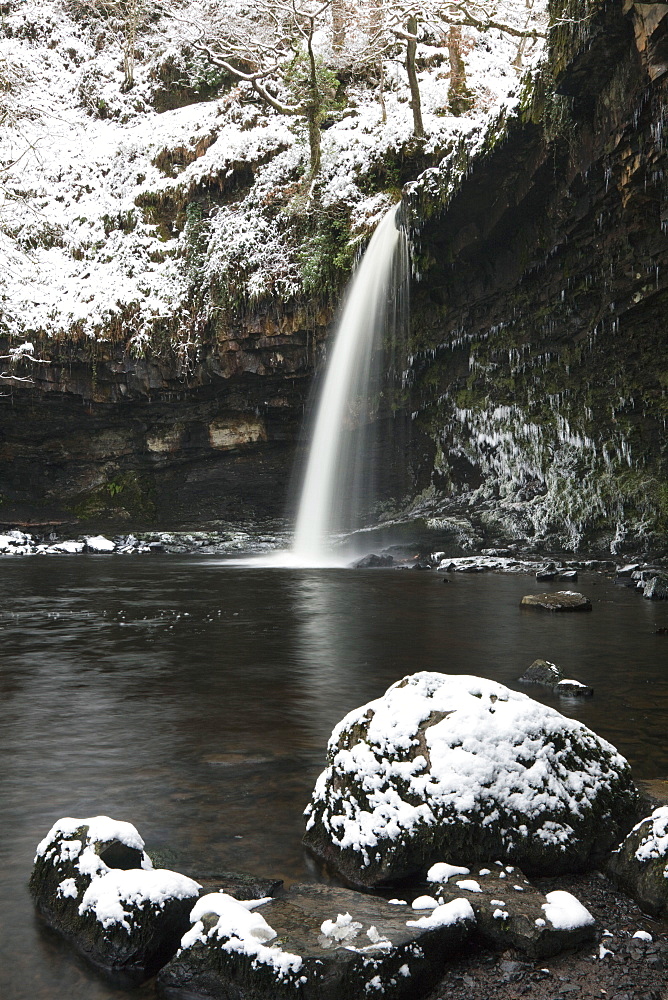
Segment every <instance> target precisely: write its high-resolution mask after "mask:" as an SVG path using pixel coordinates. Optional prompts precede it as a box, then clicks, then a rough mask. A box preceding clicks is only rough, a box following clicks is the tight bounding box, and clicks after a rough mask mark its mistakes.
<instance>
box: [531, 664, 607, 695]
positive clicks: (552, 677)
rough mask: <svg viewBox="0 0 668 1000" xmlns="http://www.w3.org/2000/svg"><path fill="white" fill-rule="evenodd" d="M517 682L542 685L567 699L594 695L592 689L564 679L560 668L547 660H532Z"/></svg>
mask: <svg viewBox="0 0 668 1000" xmlns="http://www.w3.org/2000/svg"><path fill="white" fill-rule="evenodd" d="M517 680H518V682H519V683H520V684H542V685H543V686H544V687H549V688H552V690H553V691H555V693H556V694H559V695H564V696H566V697H569V698H591V696H592V695H593V693H594V689H593V688H591V687H589V686H588V685H587V684H582V683H581V682H580V681H577V680H575V679H574V678H566V677H564V675H563V671H562V670H561V668H560V667H558V666H556V664H554V663H550V661H549V660H540V659H539V660H534V661H533V663H532V664H531V666H530V667H528V669H527V670H525V671H524V673H523V674H522V676H521V677H518V678H517Z"/></svg>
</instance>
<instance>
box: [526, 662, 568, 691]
mask: <svg viewBox="0 0 668 1000" xmlns="http://www.w3.org/2000/svg"><path fill="white" fill-rule="evenodd" d="M562 676H563V674H562V672H561V670H560V669H559V667H558V666H557V665H556V664H554V663H550V661H549V660H541V659H538V660H534V661H533V663H532V664H531V666H529V667H527V669H526V670H525V671H524V673H523V674H522V676H521V677H518V678H517V679H518V681H520V683H522V684H547V685H548V686H549V687H554V685H555V684H556V683H557V682H558V681H560V680H561V678H562Z"/></svg>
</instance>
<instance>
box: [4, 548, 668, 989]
mask: <svg viewBox="0 0 668 1000" xmlns="http://www.w3.org/2000/svg"><path fill="white" fill-rule="evenodd" d="M540 586H541V588H542V589H545V585H542V584H541V585H540ZM546 586H547V588H549V587H550V586H551V585H549V584H548V585H546ZM536 589H537V588H536V584H535V581H534V580H533V579H531V578H529V577H527V576H497V575H487V574H485V575H482V574H478V575H470V576H467V575H459V576H457V577H455V578H454V579H453V581H452V582H451V583H449V584H447V585H444V583H443V578H442V577H441V576H439V575H436V574H435V573H416V572H398V571H392V570H376V571H374V570H371V571H349V570H335V569H332V570H296V569H278V568H265V569H263V568H259V567H255V568H239V567H231V566H229V565H228V566H226V565H225V564H224V563H221V562H220V561H214V560H209V559H206V558H205V557H198V558H196V557H193V558H181V557H175V556H171V557H166V556H159V555H152V556H146V557H122V556H121V557H118V556H111V557H108V556H75V557H66V556H63V557H53V558H48V559H43V558H24V559H9V558H5V559H2V561H1V562H0V592H1V595H2V600H1V602H0V640H1V644H0V694H1V696H2V710H1V712H0V754H1V755H2V759H1V766H0V804H1V807H2V812H1V822H0V997H2V998H3V1000H62V998H67V1000H109V998H112V997H114V998H121V997H126V998H129V997H135V998H137V1000H139V998H142V1000H143V998H145V997H146V998H149V997H153V996H154V989H153V986H152V984H151V983H149V984H147V985H146V986H144V987H143V988H142V989H141V990H135V991H122V990H116V989H113V988H111V987H109V986H108V985H107V984H106V983H104V982H103V981H102V980H100V979H99V978H98V976H97V975H96V974H95V973H94V972H93V971H91V970H89V968H88V967H87V966H86V964H85V963H84V962H82V961H81V960H79V959H77V958H76V957H75V956H73V954H72V953H71V951H70V949H69V948H68V947H67V946H66V945H64V944H63V943H61V941H60V940H59V938H58V937H57V936H56V935H53V934H51V933H50V932H47V931H45V930H44V929H43V928H42V927H41V926H40V925H39V923H38V922H37V921H36V919H35V918H34V916H33V910H32V905H31V901H30V897H29V896H28V893H27V888H26V883H27V879H28V877H29V874H30V869H31V865H32V858H33V854H34V849H35V846H36V844H37V843H38V841H39V840H40V839H41V838H42V837H43V836H44V834H45V833H46V832H47V831H48V829H49V828H50V826H51V825H52V823H53V822H54V821H55V820H56V819H58V818H59V817H61V816H66V815H70V816H78V817H84V816H90V815H95V814H98V813H107V814H109V815H111V816H114V817H115V818H117V819H124V820H129V821H131V822H133V823H134V824H135V825H136V826H137V827H138V829H139V831H140V833H141V834H142V836H143V837H144V839H145V840H146V842H147V848H148V850H149V852H150V851H151V849H158V850H160V851H162V852H168V853H167V859H168V864H169V866H172V867H175V868H178V869H179V870H181V871H184V872H186V873H188V874H195V875H197V874H201V875H204V874H206V873H207V872H208V873H212V872H215V871H220V870H241V871H250V872H253V873H255V874H259V875H269V876H275V877H281V878H284V879H286V880H288V881H294V880H304V879H312V878H314V877H315V875H314V873H313V871H312V869H310V868H309V865H308V860H307V859H306V858H305V857H304V855H303V853H302V850H301V847H300V837H301V832H302V819H301V812H302V809H303V807H304V806H305V805H306V802H307V800H308V797H309V793H310V790H311V787H312V785H313V782H314V780H315V777H316V775H317V774H318V772H319V770H320V769H321V767H322V764H323V759H324V751H325V746H326V742H327V738H328V736H329V734H330V732H331V730H332V728H333V726H334V725H335V724H336V723H337V722H338V721H339V719H340V718H341V717H342V716H343V715H344V714H345V713H346V712H347V711H349V710H350V709H352V708H354V707H356V706H358V705H360V704H362V703H363V702H365V701H367V700H369V699H371V698H375V697H377V696H378V695H380V694H382V692H383V691H384V690H385V689H386V688H387V687H388V686H389V685H390V684H391V683H392V682H394V681H395V680H398V679H399V678H400V677H402V676H403V675H404V674H406V673H410V672H413V671H415V670H424V669H427V670H440V671H444V672H452V673H472V674H478V675H480V676H484V677H490V678H493V679H495V680H499V681H502V682H503V683H506V684H509V685H510V686H511V687H517V685H516V684H515V679H516V677H517V676H518V675H519V674H520V673H522V672H523V670H524V669H525V668H526V667H527V666H528V665H529V663H531V661H532V660H533V659H535V658H536V657H537V656H541V657H546V658H547V659H551V660H553V661H555V662H556V663H558V664H560V665H561V666H562V667H563V668H564V669H565V670H566V672H567V674H568V675H575V676H576V677H578V678H579V679H580V680H582V681H586V682H587V683H589V684H592V685H593V686H594V687H595V689H596V694H595V696H594V698H593V699H592V700H590V701H585V702H577V701H570V700H569V701H565V700H563V699H562V700H558V699H557V698H556V697H553V698H550V697H549V696H541V697H542V700H545V701H547V702H549V703H551V704H554V705H555V706H556V707H558V708H560V710H561V711H563V712H565V713H566V714H567V715H572V716H575V717H577V718H579V719H581V720H582V721H583V722H585V723H586V724H587V725H589V726H590V727H591V728H592V729H594V730H595V731H596V732H598V733H600V734H601V735H602V736H605V737H606V738H607V739H609V740H611V741H612V742H613V743H615V744H616V745H617V747H618V748H619V749H620V750H621V751H622V752H623V753H624V754H625V755H626V756H627V757H628V758H629V759H630V761H631V763H632V764H633V766H634V769H635V772H636V775H637V776H638V777H647V778H649V777H657V776H664V775H667V774H668V744H667V741H666V738H665V733H666V728H665V723H666V718H667V715H666V710H667V709H668V680H667V676H666V675H667V668H668V637H667V636H665V635H656V634H655V630H656V629H657V628H659V627H661V626H665V625H667V624H668V604H666V603H665V602H664V603H659V604H655V603H653V602H649V601H644V600H642V598H641V597H639V595H637V594H636V593H634V592H633V591H629V590H623V589H620V588H617V587H615V586H614V585H613V584H611V583H610V582H609V581H606V580H604V579H602V578H598V577H594V576H589V577H584V578H581V580H580V583H579V584H578V589H580V590H582V591H583V592H584V593H586V594H588V596H590V597H591V599H592V601H593V604H594V610H593V612H592V613H591V614H575V615H550V614H541V613H536V612H531V611H526V610H524V611H520V609H519V601H520V598H521V597H522V595H523V594H526V593H531V592H535V590H536ZM552 589H557V588H556V587H555V586H553V588H552ZM531 693H532V694H535V692H533V691H532V692H531Z"/></svg>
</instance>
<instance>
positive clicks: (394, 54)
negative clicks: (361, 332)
mask: <svg viewBox="0 0 668 1000" xmlns="http://www.w3.org/2000/svg"><path fill="white" fill-rule="evenodd" d="M6 6H7V7H8V11H7V13H6V14H5V16H4V17H3V19H2V23H1V24H0V77H1V80H0V82H1V83H2V95H1V98H2V119H3V124H4V126H5V127H4V128H3V131H2V136H1V137H0V178H1V183H0V256H1V259H2V268H1V275H2V278H1V280H2V284H3V288H2V300H3V311H2V327H1V328H0V329H1V330H2V331H3V332H4V333H6V334H7V335H9V336H10V337H11V338H21V339H22V340H26V339H29V338H30V337H34V338H38V337H63V336H67V337H86V338H97V339H121V340H122V341H124V342H126V343H128V344H129V345H130V346H131V347H132V348H133V349H134V350H135V351H141V350H143V349H145V348H146V347H147V346H148V345H149V344H150V343H155V338H156V337H159V339H160V341H161V342H162V343H164V342H166V341H167V342H171V343H172V344H173V345H175V346H176V345H180V346H181V348H183V347H185V346H188V345H192V344H196V343H197V342H198V340H199V339H200V338H201V336H202V332H203V331H204V330H205V329H206V327H207V324H210V323H212V322H213V321H214V320H215V317H216V316H217V315H218V314H219V312H220V311H221V310H222V311H223V312H229V311H230V310H234V309H235V308H236V307H238V306H240V305H248V304H252V303H254V302H259V301H265V300H267V299H269V298H270V297H272V296H277V297H279V298H280V299H281V300H289V299H291V298H295V297H304V296H308V295H310V296H318V295H320V296H322V295H323V294H325V292H326V291H327V290H326V289H324V288H323V287H322V285H323V281H322V276H321V273H320V270H319V268H318V266H317V265H318V262H319V260H320V259H321V258H322V257H323V256H324V257H326V256H328V255H329V256H330V257H331V256H332V254H331V247H330V246H323V239H324V240H325V242H326V238H325V237H323V235H322V233H323V232H325V234H326V233H327V232H329V230H330V229H331V227H332V226H334V227H335V228H336V227H338V228H337V229H336V234H337V240H338V243H337V248H338V251H339V252H341V251H342V250H343V251H344V252H343V254H342V256H341V260H340V261H339V263H338V264H337V266H338V267H339V269H340V272H341V277H343V276H345V272H346V271H347V270H349V268H350V266H351V264H352V262H353V260H354V256H355V247H356V246H357V245H358V244H359V243H360V242H361V241H363V240H364V239H365V238H366V236H367V235H368V233H369V232H370V230H371V229H372V228H373V226H374V225H375V223H376V222H377V220H378V219H379V218H380V215H381V214H382V212H383V211H385V210H386V208H387V207H388V205H389V204H391V202H392V201H393V200H396V198H397V197H398V193H399V189H400V187H401V184H402V183H403V182H404V180H405V179H407V178H406V169H405V164H406V162H409V161H410V158H411V157H415V170H416V171H417V170H419V169H421V167H422V166H423V165H424V164H425V162H430V161H431V162H433V163H438V162H439V160H440V159H441V158H442V157H443V156H444V155H446V154H447V152H448V150H450V149H452V147H453V143H455V144H456V143H457V142H458V140H459V138H460V137H461V136H467V135H469V134H473V133H475V135H477V136H480V135H481V134H482V133H483V132H484V130H485V122H487V121H491V120H496V119H498V116H499V114H500V113H501V112H502V111H503V113H508V111H509V110H512V108H513V107H514V105H515V104H516V102H517V97H516V94H517V91H518V74H519V66H518V54H519V55H520V56H522V58H523V59H524V63H525V64H526V58H527V56H528V55H529V56H530V55H531V54H532V53H533V55H535V54H536V53H537V52H538V49H539V47H540V42H539V41H537V40H536V39H529V40H527V39H524V40H521V39H518V37H516V36H513V35H511V34H508V33H507V32H502V31H500V30H499V29H497V28H489V29H488V30H485V31H479V30H477V29H475V28H472V27H463V28H461V33H462V36H461V44H460V50H461V52H462V58H463V60H464V64H465V68H466V86H467V93H469V94H470V101H469V104H468V106H467V110H465V112H464V113H459V115H454V114H453V113H452V109H451V107H450V104H449V96H448V95H449V88H450V86H451V79H450V77H451V73H450V65H449V62H448V58H449V51H450V50H449V49H448V44H447V41H448V40H447V37H446V35H447V25H444V26H443V28H442V30H441V33H440V34H439V30H437V25H435V23H434V21H433V18H432V19H431V20H430V18H429V17H425V18H424V19H423V20H422V21H420V22H419V24H418V30H417V52H416V67H417V73H418V78H419V86H420V97H421V105H422V117H423V122H424V131H425V139H424V140H423V141H421V142H420V143H419V144H418V146H417V147H416V144H415V140H414V138H413V128H414V123H413V117H412V113H411V108H410V103H409V89H408V82H407V78H406V72H405V68H404V62H405V51H404V50H405V39H404V38H402V36H401V31H399V32H398V33H397V22H396V18H395V21H394V22H393V23H390V22H389V21H388V23H387V25H386V29H387V30H384V32H379V30H378V26H377V25H376V26H375V27H373V30H372V29H371V28H370V27H369V20H368V18H369V16H370V15H369V11H368V10H366V6H365V4H360V5H356V9H357V12H358V13H357V15H356V16H355V17H351V20H350V23H347V24H346V25H345V31H344V34H343V36H341V33H340V26H339V28H338V29H337V26H336V25H335V24H334V23H333V22H332V17H331V12H330V11H326V15H325V16H324V17H323V18H322V23H320V22H318V24H317V25H316V30H315V32H314V34H313V39H312V42H313V51H314V53H315V56H316V58H317V61H318V67H320V68H319V70H318V72H321V79H322V80H323V81H324V82H323V83H322V88H323V95H324V96H323V105H322V108H321V109H320V112H319V115H320V118H319V120H318V128H319V130H320V140H321V163H320V169H319V172H318V174H317V177H316V178H315V181H314V182H313V183H312V184H310V185H308V186H307V185H306V184H305V175H306V174H307V172H308V164H309V143H308V140H307V133H308V129H307V128H306V123H305V120H304V119H303V117H302V118H300V117H299V115H289V114H282V113H281V112H280V111H279V110H277V109H276V108H275V107H273V106H272V105H271V104H270V103H267V101H266V100H263V99H262V98H261V96H260V95H259V94H258V92H257V90H256V89H254V86H253V84H252V82H249V81H248V80H243V79H239V78H235V77H234V76H233V75H231V74H230V73H228V72H226V71H225V70H224V69H221V67H220V66H217V65H215V64H213V63H212V62H211V60H210V59H209V58H208V56H207V51H208V50H207V48H206V46H209V50H210V51H214V49H215V51H216V52H217V53H218V55H219V56H220V55H221V54H222V55H227V56H231V58H232V60H233V62H234V59H235V58H236V60H237V61H236V62H234V65H235V66H237V67H239V66H241V67H243V66H246V72H249V70H248V66H247V63H243V60H241V61H240V58H241V57H240V54H239V51H237V52H234V51H233V52H231V53H230V51H226V49H225V44H222V43H223V42H227V41H229V38H231V37H232V36H234V37H236V38H237V40H238V39H241V40H242V41H243V38H244V30H246V31H247V29H248V26H249V23H250V24H252V25H253V29H254V41H255V43H257V44H260V43H261V45H262V46H263V47H264V50H265V51H271V52H272V53H273V54H274V56H275V58H276V65H277V66H278V71H277V72H276V73H274V75H273V77H272V76H271V75H270V76H267V77H263V80H264V83H265V84H266V87H267V88H269V90H270V92H271V95H272V96H273V97H275V98H276V99H277V100H280V101H283V102H284V103H286V104H290V102H292V104H294V103H295V101H297V103H298V102H299V100H302V101H303V95H302V97H300V96H299V88H300V87H303V86H304V84H303V80H301V78H300V76H299V66H300V60H303V57H304V51H305V50H304V48H303V38H302V40H301V42H300V39H299V37H297V36H295V37H292V38H290V39H287V41H286V36H285V32H283V34H282V35H281V36H280V37H279V38H278V39H277V38H276V37H273V38H272V35H271V31H272V24H274V22H272V21H271V10H270V8H272V7H281V5H280V4H273V5H272V4H271V3H264V2H263V3H260V4H258V5H248V4H244V3H242V2H241V0H232V2H229V3H226V5H225V17H224V18H221V14H220V5H219V4H207V3H206V2H203V0H172V2H169V3H164V4H160V5H157V4H152V3H149V2H148V0H146V2H143V3H141V4H124V3H121V2H120V0H119V2H114V3H111V2H110V3H108V4H103V3H94V2H85V0H43V2H37V0H22V2H18V0H15V2H12V3H10V4H8V5H6ZM137 6H138V8H141V9H140V10H139V14H138V15H137V17H136V23H135V22H133V24H132V25H131V27H130V28H129V27H128V17H129V14H128V10H129V9H130V8H132V10H133V11H134V8H135V7H137ZM307 6H308V5H307ZM376 6H377V7H378V9H379V10H381V9H382V8H383V6H384V5H382V4H380V5H376ZM126 8H127V9H128V10H126ZM505 8H506V9H505V10H503V11H502V12H500V14H501V15H502V19H503V21H504V22H505V23H508V24H510V25H514V26H515V28H516V29H518V30H522V29H524V28H525V27H526V23H527V7H526V6H525V4H524V2H522V3H520V2H517V3H507V4H505ZM398 9H399V8H398V7H397V10H398ZM540 9H542V8H541V6H540V4H539V3H537V4H535V5H534V7H533V8H530V10H531V11H532V15H531V16H532V17H534V15H536V14H539V13H540ZM365 11H366V12H365ZM135 13H136V11H135ZM139 15H141V16H139ZM133 16H134V15H133ZM388 16H389V15H388ZM216 19H217V20H216ZM223 21H224V24H222V22H223ZM532 23H533V22H532ZM337 30H338V32H339V34H338V35H337ZM128 32H130V34H128ZM133 32H134V34H133ZM374 32H375V33H374ZM221 39H222V42H221ZM217 41H218V42H219V43H220V44H218V45H217V47H216V43H217ZM300 45H302V48H301V49H300V47H299V46H300ZM520 45H521V46H522V52H518V50H519V47H520ZM272 46H273V48H272ZM281 46H282V48H281ZM286 46H287V47H286ZM290 47H292V48H291V59H292V69H291V70H290V72H288V70H287V69H286V67H287V63H286V59H285V54H286V52H287V51H288V50H290ZM228 49H229V46H228ZM130 57H132V58H131V62H132V65H131V66H129V63H128V60H129V59H130ZM129 73H130V76H129ZM290 74H292V75H290ZM272 88H273V89H272ZM381 89H382V95H381ZM295 95H296V96H295ZM381 97H382V99H381ZM325 98H326V100H325ZM418 154H419V155H418Z"/></svg>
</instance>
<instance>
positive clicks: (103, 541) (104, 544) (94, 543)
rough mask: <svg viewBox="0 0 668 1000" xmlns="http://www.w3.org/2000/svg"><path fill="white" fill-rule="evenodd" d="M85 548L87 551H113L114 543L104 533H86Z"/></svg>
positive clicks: (114, 549) (114, 548)
mask: <svg viewBox="0 0 668 1000" xmlns="http://www.w3.org/2000/svg"><path fill="white" fill-rule="evenodd" d="M86 550H87V551H88V552H115V551H116V543H115V542H112V541H111V539H109V538H105V537H104V535H88V536H87V537H86Z"/></svg>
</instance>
